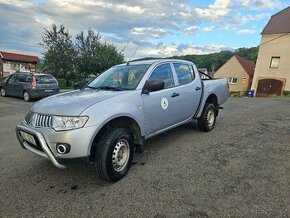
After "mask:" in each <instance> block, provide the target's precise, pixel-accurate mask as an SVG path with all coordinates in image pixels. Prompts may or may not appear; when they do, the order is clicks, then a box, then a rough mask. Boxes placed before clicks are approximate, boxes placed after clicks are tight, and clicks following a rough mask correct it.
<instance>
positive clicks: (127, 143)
mask: <svg viewBox="0 0 290 218" xmlns="http://www.w3.org/2000/svg"><path fill="white" fill-rule="evenodd" d="M133 145H134V142H133V138H132V136H131V134H130V132H129V131H128V130H127V129H125V128H117V129H113V130H110V131H109V132H107V133H105V134H104V135H103V136H102V137H101V139H100V141H99V143H98V145H97V150H96V156H95V161H96V164H95V165H96V171H97V176H98V177H99V178H100V179H103V180H107V181H114V182H115V181H118V180H119V179H121V178H123V177H124V176H125V175H126V174H127V172H128V171H129V168H130V165H131V162H132V159H133V149H134V146H133Z"/></svg>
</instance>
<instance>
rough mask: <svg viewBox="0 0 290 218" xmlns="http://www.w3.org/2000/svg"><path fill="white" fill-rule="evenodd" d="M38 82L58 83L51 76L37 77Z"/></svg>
mask: <svg viewBox="0 0 290 218" xmlns="http://www.w3.org/2000/svg"><path fill="white" fill-rule="evenodd" d="M36 82H37V83H38V84H52V83H56V80H55V79H54V77H53V76H51V75H37V76H36Z"/></svg>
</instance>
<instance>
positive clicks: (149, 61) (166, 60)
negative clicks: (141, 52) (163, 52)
mask: <svg viewBox="0 0 290 218" xmlns="http://www.w3.org/2000/svg"><path fill="white" fill-rule="evenodd" d="M166 62H182V63H188V64H192V62H190V61H186V60H180V59H171V58H162V59H161V58H160V59H150V60H138V61H130V62H127V63H123V64H120V65H118V66H125V65H142V64H150V65H151V64H154V63H166Z"/></svg>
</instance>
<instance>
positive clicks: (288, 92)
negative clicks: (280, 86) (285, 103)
mask: <svg viewBox="0 0 290 218" xmlns="http://www.w3.org/2000/svg"><path fill="white" fill-rule="evenodd" d="M282 95H283V96H285V97H289V96H290V91H283V92H282Z"/></svg>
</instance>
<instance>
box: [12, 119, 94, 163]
mask: <svg viewBox="0 0 290 218" xmlns="http://www.w3.org/2000/svg"><path fill="white" fill-rule="evenodd" d="M96 129H97V126H90V127H83V128H79V129H74V130H69V131H59V132H56V131H55V130H53V129H51V128H36V127H32V126H30V125H27V124H25V123H22V124H21V125H17V126H16V136H17V139H18V141H19V142H20V144H21V146H22V147H23V148H24V149H27V150H29V151H31V152H33V153H35V154H37V155H40V156H42V157H45V158H47V159H49V160H50V161H51V162H52V163H53V164H54V165H55V166H56V167H57V168H60V169H64V168H66V164H67V163H69V162H74V160H80V159H81V160H89V157H90V148H91V145H92V142H93V139H94V135H95V132H96ZM20 131H22V132H24V133H28V134H30V135H32V136H33V137H34V139H35V142H36V145H33V144H31V143H30V142H28V141H26V140H24V139H23V137H22V135H21V134H20ZM58 143H61V144H62V143H66V144H69V145H70V146H71V147H70V152H69V153H67V154H59V153H58V152H57V150H56V146H57V144H58ZM64 163H65V164H64Z"/></svg>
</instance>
